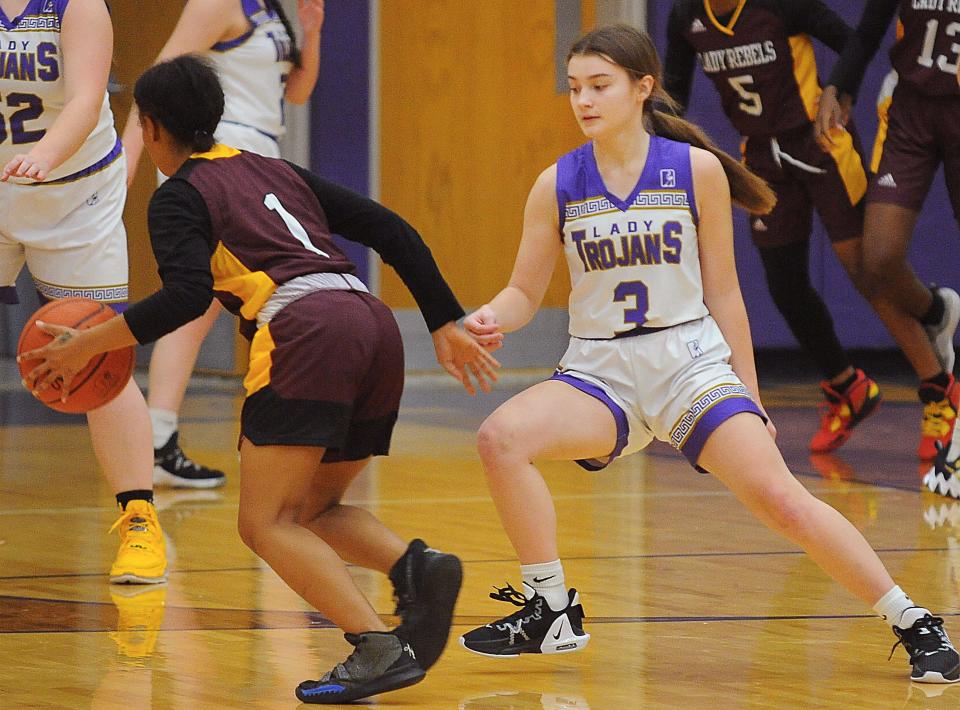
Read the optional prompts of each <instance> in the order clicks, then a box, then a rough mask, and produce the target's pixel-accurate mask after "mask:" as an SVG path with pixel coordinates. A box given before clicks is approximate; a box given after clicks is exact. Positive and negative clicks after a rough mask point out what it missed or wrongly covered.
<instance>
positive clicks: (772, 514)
mask: <svg viewBox="0 0 960 710" xmlns="http://www.w3.org/2000/svg"><path fill="white" fill-rule="evenodd" d="M764 504H765V505H764V513H765V517H766V518H767V521H768V523H769V524H770V526H771V527H773V528H774V529H776V530H777V531H778V532H780V533H781V534H783V535H786V536H787V537H789V538H791V539H793V540H796V539H798V538H802V537H803V536H804V534H805V532H806V531H807V530H808V529H809V528H810V521H811V518H812V516H813V515H814V507H815V506H816V505H818V504H819V501H818V500H817V499H816V498H814V497H813V496H812V495H810V494H809V493H799V494H798V493H797V492H794V491H783V492H774V493H772V494H770V495H769V496H767V497H765V498H764Z"/></svg>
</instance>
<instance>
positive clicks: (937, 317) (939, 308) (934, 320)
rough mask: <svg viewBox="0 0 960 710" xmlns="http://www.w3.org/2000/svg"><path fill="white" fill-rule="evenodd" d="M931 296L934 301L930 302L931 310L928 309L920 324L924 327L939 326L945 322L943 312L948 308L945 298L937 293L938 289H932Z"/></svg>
mask: <svg viewBox="0 0 960 710" xmlns="http://www.w3.org/2000/svg"><path fill="white" fill-rule="evenodd" d="M930 295H931V296H933V301H931V302H930V308H928V309H927V312H926V313H924V314H923V316H922V317H921V318H920V322H921V323H923V324H924V325H937V324H938V323H939V322H940V321H942V320H943V311H944V309H945V308H946V304H945V303H944V302H943V296H941V295H940V294H939V293H938V292H937V289H935V288H932V289H930Z"/></svg>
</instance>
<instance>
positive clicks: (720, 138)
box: [648, 0, 958, 348]
mask: <svg viewBox="0 0 960 710" xmlns="http://www.w3.org/2000/svg"><path fill="white" fill-rule="evenodd" d="M826 4H827V5H828V6H829V7H831V8H833V9H834V10H835V11H836V12H837V13H838V14H839V15H840V16H841V17H843V18H844V19H845V20H846V21H847V22H848V23H849V24H850V25H851V26H856V24H857V22H859V20H860V13H861V11H862V10H863V5H864V3H863V2H840V1H838V0H826ZM672 5H673V3H672V2H671V0H649V2H648V27H649V31H650V33H651V34H652V35H653V37H654V39H655V40H656V42H657V46H658V48H659V49H660V51H661V53H662V52H663V51H664V49H665V46H666V39H665V35H666V23H667V17H668V15H669V13H670V8H671V7H672ZM893 33H894V23H891V26H890V29H889V31H888V33H887V37H886V39H885V41H884V43H883V45H882V47H881V49H880V51H879V52H877V56H876V57H875V58H874V60H873V62H872V63H871V65H870V69H869V71H868V73H867V77H866V79H865V80H864V82H863V88H862V90H861V92H860V100H859V101H858V103H857V106H856V109H855V112H854V120H855V121H856V123H857V127H858V129H859V131H860V138H861V140H862V141H863V143H864V150H865V151H866V152H867V159H868V160H869V156H870V151H871V149H872V147H873V139H874V136H875V135H876V128H877V112H876V96H877V92H878V91H879V88H880V83H881V81H882V80H883V77H884V75H885V74H886V73H887V72H888V71H889V70H890V61H889V59H888V57H887V50H888V48H889V47H890V45H891V44H892V42H893ZM814 45H815V46H816V50H817V65H818V67H819V70H820V79H821V81H824V80H826V78H827V76H828V75H829V73H830V70H831V69H832V67H833V64H834V60H835V57H836V55H835V54H833V52H831V51H830V50H829V49H826V48H825V47H823V46H822V45H821V44H820V43H819V42H817V41H816V40H814ZM690 106H691V109H690V112H689V114H688V117H689V118H690V119H691V120H693V121H695V122H696V123H698V124H700V125H701V126H703V127H704V128H705V129H706V130H707V131H708V132H709V133H710V135H711V136H713V138H714V139H715V140H716V141H717V142H718V143H719V144H720V145H721V146H722V147H723V148H724V149H726V150H727V151H729V152H731V153H733V154H734V155H739V152H738V151H739V143H740V139H739V136H738V134H737V133H736V132H735V131H734V130H733V128H732V127H731V125H730V122H729V121H728V120H727V118H726V116H724V114H723V112H722V111H721V108H720V101H719V99H718V97H717V92H716V90H715V89H714V88H713V85H712V83H711V82H710V81H709V80H708V79H707V78H706V77H704V75H703V72H702V71H701V70H700V68H699V67H698V68H697V70H696V79H695V81H694V89H693V94H692V97H691V101H690ZM737 212H738V213H739V214H738V215H737V216H736V219H735V228H736V252H737V266H738V271H739V273H740V283H741V286H742V288H743V294H744V299H745V300H746V302H747V310H748V311H749V313H750V324H751V328H752V331H753V339H754V343H755V345H756V346H757V347H788V348H795V347H797V343H796V341H795V340H794V338H793V336H792V335H791V333H790V331H789V330H788V329H787V326H786V324H785V323H784V321H783V318H782V317H781V316H780V314H779V313H778V312H777V310H776V309H775V308H774V305H773V302H772V301H771V300H770V297H769V295H768V294H767V288H766V282H765V279H764V275H763V269H762V267H761V265H760V260H759V258H758V256H757V253H756V249H754V247H753V245H752V243H751V241H750V232H749V228H748V226H747V222H746V218H745V216H744V214H743V212H742V211H741V210H737ZM956 249H957V223H956V221H955V220H954V217H953V212H952V210H951V207H950V203H949V201H948V199H947V194H946V190H945V188H944V185H943V172H942V170H941V171H940V173H939V174H938V176H937V177H936V179H935V180H934V183H933V188H932V189H931V191H930V195H929V196H928V198H927V202H926V204H925V206H924V208H923V212H922V214H921V215H920V219H919V220H918V222H917V228H916V231H915V236H914V239H913V243H912V245H911V249H910V262H911V263H912V264H913V265H914V268H915V269H916V271H917V274H918V275H919V276H920V278H921V279H923V280H924V281H931V282H936V283H942V284H944V285H949V286H953V287H956V286H957V285H958V279H957V276H956V272H955V270H954V269H955V265H956V258H955V256H954V253H955V251H956ZM810 269H811V276H812V279H813V284H814V286H815V287H816V288H817V289H818V290H819V291H820V293H821V294H823V296H824V299H825V300H826V302H827V305H828V306H829V308H830V311H831V312H832V313H833V316H834V321H835V323H836V328H837V333H838V335H839V336H840V340H841V342H842V343H843V344H844V345H846V346H848V347H860V348H893V347H895V345H894V342H893V340H892V338H891V337H890V335H889V334H888V333H887V331H886V329H885V328H884V327H883V324H882V323H881V322H880V320H879V319H878V318H877V316H876V315H875V314H874V312H873V310H872V309H871V308H870V306H869V305H868V304H867V303H866V301H864V300H863V298H862V297H861V296H860V295H859V294H858V293H857V292H856V290H855V289H854V288H853V286H852V285H851V284H850V281H849V279H848V278H847V276H846V274H845V272H844V271H843V267H841V266H840V264H839V263H838V262H837V260H836V258H835V257H834V255H833V251H832V249H831V248H830V246H829V243H828V241H827V237H826V233H825V232H824V230H823V227H822V226H821V225H820V223H819V220H817V221H816V226H815V228H814V234H813V237H812V240H811V252H810Z"/></svg>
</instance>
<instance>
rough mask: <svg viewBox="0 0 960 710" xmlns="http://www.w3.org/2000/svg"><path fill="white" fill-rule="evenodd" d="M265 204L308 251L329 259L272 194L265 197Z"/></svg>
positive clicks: (269, 193)
mask: <svg viewBox="0 0 960 710" xmlns="http://www.w3.org/2000/svg"><path fill="white" fill-rule="evenodd" d="M263 204H264V205H265V206H266V208H267V209H268V210H270V211H272V212H276V213H277V214H278V215H280V219H282V220H283V223H284V224H285V225H287V229H289V230H290V234H292V235H293V236H294V238H295V239H296V240H297V241H298V242H300V243H301V244H303V246H304V247H306V249H307V251H312V252H313V253H314V254H319V255H320V256H325V257H327V258H328V259H329V258H330V255H329V254H327V252H325V251H323V250H322V249H317V248H316V247H315V246H314V245H313V242H311V241H310V237H308V236H307V230H306V229H304V228H303V225H302V224H300V222H299V221H298V220H297V218H296V217H294V216H293V215H292V214H290V213H289V212H287V210H286V208H285V207H284V206H283V205H282V204H281V203H280V200H279V199H278V198H277V196H276V195H274V194H273V193H272V192H268V193H267V194H266V195H264V196H263Z"/></svg>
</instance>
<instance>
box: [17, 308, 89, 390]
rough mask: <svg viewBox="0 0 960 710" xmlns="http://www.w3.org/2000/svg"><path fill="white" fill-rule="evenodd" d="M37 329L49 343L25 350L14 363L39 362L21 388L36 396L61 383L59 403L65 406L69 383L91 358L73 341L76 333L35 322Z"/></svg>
mask: <svg viewBox="0 0 960 710" xmlns="http://www.w3.org/2000/svg"><path fill="white" fill-rule="evenodd" d="M37 327H38V328H39V329H40V330H42V331H43V332H44V333H47V334H49V335H52V336H53V340H51V341H50V342H49V343H47V344H46V345H44V346H43V347H42V348H36V349H35V350H28V351H27V352H24V353H21V354H20V355H18V356H17V362H20V361H21V360H39V361H40V364H38V365H37V366H36V367H35V368H33V370H31V371H30V374H29V375H27V380H26V382H24V383H23V384H24V385H25V386H26V387H27V389H29V390H30V391H31V392H33V393H34V395H37V394H39V393H40V392H43V391H44V390H46V389H49V388H50V387H52V386H53V385H54V383H55V382H56V381H57V380H60V381H61V382H62V383H63V388H62V391H63V397H62V400H63V401H64V402H65V401H66V400H67V395H68V394H69V392H70V382H71V381H72V380H73V378H74V376H75V375H76V374H77V373H78V372H80V370H82V369H83V368H84V367H86V365H87V363H88V362H90V358H91V355H90V353H88V352H87V351H86V349H85V348H84V347H83V346H82V344H81V343H80V341H78V340H77V338H76V336H77V333H79V332H80V331H79V330H75V329H73V328H68V327H67V326H64V325H54V324H53V323H44V322H43V321H37Z"/></svg>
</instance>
